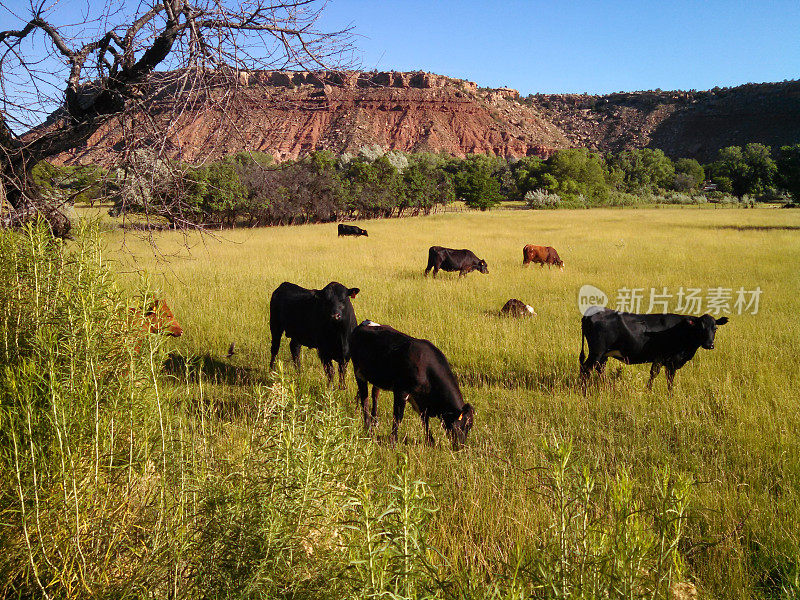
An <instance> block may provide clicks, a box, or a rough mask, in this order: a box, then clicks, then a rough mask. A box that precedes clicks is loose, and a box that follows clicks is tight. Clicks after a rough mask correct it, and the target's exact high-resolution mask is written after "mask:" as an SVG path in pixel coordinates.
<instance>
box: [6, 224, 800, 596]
mask: <svg viewBox="0 0 800 600" xmlns="http://www.w3.org/2000/svg"><path fill="white" fill-rule="evenodd" d="M366 227H367V228H368V229H369V231H370V238H369V239H363V238H362V239H359V240H350V239H342V240H339V239H336V235H335V225H320V226H304V227H294V228H275V229H267V230H253V231H235V232H230V233H226V234H225V235H224V236H222V237H212V236H207V237H194V236H181V235H179V234H157V235H156V237H155V241H156V242H157V248H158V252H159V253H154V251H153V247H152V246H151V245H150V241H151V240H143V241H140V240H137V239H134V238H131V237H128V238H126V239H125V243H126V247H125V249H124V251H123V252H119V251H118V250H116V248H117V247H118V246H119V242H120V241H121V240H120V238H118V237H116V236H117V235H118V234H115V233H109V232H107V233H105V234H104V240H105V243H106V244H108V245H109V246H110V248H112V250H113V251H108V250H105V249H103V246H102V245H101V244H100V243H99V241H98V239H97V235H96V233H92V232H87V233H86V234H85V235H82V236H80V237H79V241H78V242H77V243H75V244H72V243H70V244H68V245H67V246H63V245H61V243H60V242H54V241H53V240H52V239H50V238H49V237H48V236H47V235H46V232H44V231H30V232H28V233H27V234H26V235H24V236H20V235H18V234H12V233H8V232H5V233H3V234H2V235H3V236H4V237H3V238H2V241H0V247H1V248H2V252H0V267H2V278H3V282H2V283H3V285H2V288H1V290H2V291H0V294H2V315H3V319H4V342H3V343H4V347H5V348H6V350H5V354H3V357H4V358H3V361H4V362H3V369H4V371H3V373H4V375H3V388H2V390H3V396H2V405H0V408H2V413H0V419H2V424H3V427H2V428H0V429H1V431H0V435H3V436H5V437H4V438H3V444H2V453H3V454H2V463H0V469H1V472H2V474H1V475H0V478H1V479H0V481H1V482H2V486H3V487H2V496H0V497H1V498H2V507H1V508H0V509H1V510H2V522H3V528H2V533H0V535H2V536H3V537H2V540H0V542H2V546H3V548H4V550H6V549H7V551H5V552H4V553H3V554H2V556H0V580H2V581H3V582H4V587H3V588H2V589H3V592H4V594H5V595H9V596H10V595H25V596H28V595H44V593H46V594H47V595H49V596H51V597H83V596H89V595H109V596H111V595H113V596H150V597H161V596H203V597H223V596H224V597H231V596H237V597H292V598H345V597H347V598H531V597H535V598H631V597H649V598H667V597H670V596H672V597H677V596H676V594H677V593H678V592H677V590H678V589H680V588H683V589H687V588H688V587H689V586H688V585H687V582H691V583H693V584H694V585H696V586H697V587H698V589H699V590H700V594H701V596H702V597H717V598H729V597H743V598H747V597H752V598H792V597H795V596H796V595H797V593H798V583H799V582H798V577H799V576H800V575H798V573H800V571H799V570H798V564H799V563H800V553H799V552H798V548H800V534H798V531H800V517H798V514H800V512H798V510H797V509H798V482H800V458H799V457H800V454H799V453H798V442H797V440H798V437H797V434H798V433H800V419H798V417H797V412H796V410H795V408H796V394H795V392H794V390H796V387H797V383H798V381H797V367H798V366H800V364H798V353H797V350H798V349H800V348H798V339H799V338H798V334H799V333H800V329H799V328H798V325H797V323H796V321H795V320H793V319H792V316H793V314H794V312H795V309H796V306H797V302H796V296H795V295H794V293H793V290H794V289H796V288H797V287H798V286H797V283H798V280H797V275H796V270H794V269H793V266H792V265H793V264H796V263H797V259H798V258H800V244H799V243H798V241H797V238H796V229H797V228H799V227H800V222H797V217H795V216H794V215H793V214H790V211H767V210H759V211H736V210H725V211H714V210H698V209H658V210H642V211H603V210H592V211H576V212H574V213H573V212H570V211H558V212H546V213H542V212H529V211H503V212H497V213H489V214H480V215H478V214H470V213H466V214H457V215H441V216H435V217H429V218H424V219H406V220H401V221H400V220H399V221H392V222H388V221H378V222H374V223H368V224H367V225H366ZM528 242H530V243H546V244H552V245H554V246H556V247H557V248H558V249H559V252H560V254H561V255H562V258H564V260H565V261H566V272H565V273H563V274H562V273H559V272H557V271H552V272H548V270H547V269H544V270H543V271H542V270H539V269H538V268H535V269H527V270H525V269H522V267H521V266H520V264H521V262H522V259H521V256H518V255H520V254H521V248H522V245H524V243H528ZM434 243H439V244H443V245H450V246H454V247H471V248H472V249H473V250H475V251H476V252H477V253H478V255H479V256H481V257H484V258H486V259H487V260H488V262H489V269H490V274H489V275H488V276H481V275H480V274H471V275H470V276H468V277H467V278H465V279H462V280H457V279H456V278H455V277H454V276H452V275H446V274H443V275H442V276H441V277H440V278H439V279H437V280H436V281H433V280H431V279H430V278H429V279H427V280H426V279H424V278H423V277H422V269H423V268H424V265H425V259H426V251H427V247H428V246H429V245H431V244H434ZM109 257H112V258H113V261H112V263H113V265H114V269H115V271H117V272H127V273H128V276H127V283H126V286H125V290H126V291H125V292H123V291H120V289H119V288H118V287H117V285H116V284H115V283H114V277H113V276H112V273H111V272H110V271H109V269H108V264H109ZM734 265H735V267H736V271H734V269H733V268H732V266H734ZM142 268H146V269H147V271H149V273H150V279H149V281H151V282H155V284H157V287H158V288H159V291H158V292H157V293H158V295H160V296H164V297H166V299H167V301H168V303H169V305H170V307H171V308H172V309H173V311H174V312H175V313H176V315H177V317H178V319H179V320H180V322H181V324H182V326H183V327H184V330H185V333H184V337H182V338H181V339H180V340H178V341H177V343H176V342H172V341H169V342H165V341H164V340H161V339H159V338H156V337H152V336H149V335H144V334H143V333H142V332H141V331H140V330H139V329H137V328H136V327H134V326H132V324H131V322H130V319H129V315H130V311H129V310H128V307H129V306H134V305H137V304H138V305H142V304H143V303H144V301H145V300H146V298H148V297H152V296H153V295H154V294H155V293H156V292H154V291H152V290H151V291H148V288H147V287H146V286H145V287H143V284H142V283H141V278H140V277H138V276H136V275H135V274H134V275H133V276H130V272H131V271H134V272H135V271H136V270H138V269H142ZM283 280H289V281H294V282H296V283H299V284H301V285H306V286H309V287H312V286H313V287H320V286H322V285H324V284H325V283H327V282H328V281H330V280H339V281H341V282H343V283H345V284H347V285H350V286H357V287H360V288H361V290H362V292H361V294H359V296H358V298H357V299H356V300H355V308H356V312H357V315H358V317H359V319H363V318H372V319H374V320H376V321H378V322H385V323H388V324H390V325H393V326H395V327H397V328H399V329H401V330H404V331H407V332H409V333H412V334H414V335H418V336H420V337H426V338H428V339H431V340H432V341H434V343H436V344H437V345H439V346H440V347H441V348H442V349H443V351H444V352H445V354H446V355H447V356H448V357H449V358H450V359H451V362H452V363H453V366H454V368H455V370H456V373H457V375H458V377H459V378H460V380H461V382H462V387H463V389H464V392H465V395H466V397H467V398H468V400H469V401H470V402H471V403H473V404H474V405H475V406H476V410H477V417H476V425H475V427H474V429H473V431H472V432H471V434H470V439H469V440H468V444H467V447H466V448H465V449H464V450H463V451H461V452H455V453H454V452H452V451H451V450H450V449H449V446H448V445H447V444H444V443H439V444H438V445H437V447H435V448H433V449H431V448H428V447H426V446H425V445H424V444H422V440H423V436H422V428H421V426H420V424H419V422H418V419H415V418H414V415H413V413H408V414H407V417H406V419H405V421H404V423H403V426H402V429H401V433H402V434H403V435H404V436H405V439H404V440H403V441H402V443H401V444H399V445H398V446H397V448H392V447H390V446H389V445H388V444H387V443H385V442H386V435H387V433H388V419H387V416H386V415H388V414H389V413H390V411H389V410H388V406H389V404H390V403H389V402H388V401H387V399H386V398H384V399H383V400H382V401H381V414H382V417H383V420H382V422H381V426H380V427H379V432H378V437H377V439H376V440H369V439H366V438H364V434H363V432H362V428H361V424H360V423H359V422H358V411H357V410H356V402H355V386H354V383H353V381H352V378H350V381H349V389H348V390H347V391H346V392H340V391H338V390H329V389H328V388H327V386H326V384H325V380H324V377H323V375H322V369H321V368H320V366H319V363H318V359H317V358H316V356H314V355H313V354H312V353H311V352H309V351H307V350H306V351H305V352H304V359H303V370H302V371H301V373H300V374H297V373H296V372H295V370H294V368H293V366H291V362H290V361H289V360H288V349H287V348H286V346H287V344H286V342H284V349H283V350H282V354H281V358H282V359H283V363H285V364H286V365H287V366H286V371H285V372H284V371H283V370H282V369H283V367H281V368H280V369H279V371H278V372H277V373H268V372H267V369H266V358H267V356H268V354H267V348H268V344H269V334H268V323H267V314H268V311H267V307H268V302H269V294H270V293H271V291H272V290H273V289H274V288H275V287H276V286H277V285H278V284H279V283H280V282H281V281H283ZM583 283H593V284H595V285H597V286H598V287H600V288H602V289H605V290H606V291H607V292H612V291H613V290H614V289H616V287H619V286H621V285H628V286H631V285H634V284H635V285H641V286H643V287H649V286H651V285H652V286H653V287H660V286H663V285H666V286H668V287H675V286H678V285H702V286H710V285H728V284H730V285H737V286H738V285H744V286H745V287H748V286H754V285H761V287H762V288H763V289H764V290H765V292H764V297H763V299H762V311H761V312H760V313H759V314H758V315H749V316H746V317H745V316H742V317H737V318H733V319H732V321H731V323H730V324H729V325H726V326H725V327H723V328H720V331H719V333H718V336H719V337H718V340H717V349H716V350H714V351H713V352H707V351H701V352H700V353H699V354H698V356H697V357H696V358H695V360H694V361H693V362H692V363H690V364H689V365H687V367H685V368H684V369H682V370H681V371H680V372H679V373H678V377H677V379H676V388H675V391H674V393H673V394H671V395H669V394H667V393H666V389H665V387H666V386H665V384H664V381H663V379H661V380H658V381H657V383H656V385H655V387H654V390H653V391H652V392H648V391H646V390H645V389H644V383H645V382H646V378H647V369H646V368H645V367H635V366H631V367H624V368H623V367H621V366H620V367H617V366H616V365H615V364H611V365H610V369H609V371H610V375H609V378H608V380H607V381H606V382H598V383H595V384H593V385H592V386H591V388H590V391H589V395H588V396H587V397H583V396H582V395H581V394H580V393H579V390H578V387H577V354H578V352H579V344H580V337H579V327H578V322H579V313H578V311H577V307H576V304H577V298H576V294H577V289H578V288H579V287H580V285H581V284H583ZM510 297H518V298H520V299H522V300H525V301H526V302H528V303H531V304H533V305H534V306H535V307H536V310H537V312H538V313H539V315H538V316H537V317H535V318H533V319H529V320H524V321H513V320H507V319H500V318H499V317H497V316H496V311H497V310H499V308H500V307H501V306H502V304H503V303H504V302H505V301H506V300H507V299H508V298H510ZM45 299H47V300H45ZM231 341H235V342H236V345H237V350H238V351H237V354H235V355H234V356H233V357H232V358H231V359H226V358H224V354H225V351H226V350H227V347H228V345H229V344H230V342H231ZM172 344H175V345H173V346H172V349H173V350H174V349H176V348H177V349H178V350H179V352H180V353H181V354H182V355H183V356H184V357H185V359H182V360H178V358H179V357H177V356H176V355H173V357H172V358H171V359H170V360H169V361H168V365H169V366H168V368H167V370H166V371H165V370H162V364H163V359H164V356H165V354H166V348H165V345H172ZM50 373H53V374H55V376H51V375H50ZM101 373H102V374H103V375H102V376H100V375H98V374H101ZM20 390H22V391H20ZM24 390H29V391H24ZM53 407H55V409H54V408H53ZM51 415H57V416H51ZM435 435H436V437H437V440H438V441H440V442H441V441H442V439H443V437H442V434H438V435H437V434H435ZM15 439H16V440H17V442H16V445H15V443H14V440H15ZM59 440H62V441H61V442H60V441H59ZM679 584H680V585H679ZM689 589H690V588H689Z"/></svg>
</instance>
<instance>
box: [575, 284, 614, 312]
mask: <svg viewBox="0 0 800 600" xmlns="http://www.w3.org/2000/svg"><path fill="white" fill-rule="evenodd" d="M607 305H608V296H606V293H605V292H604V291H603V290H601V289H599V288H596V287H594V286H593V285H589V284H586V285H583V286H581V289H580V291H579V292H578V310H580V311H581V314H582V315H587V314H592V313H594V312H597V310H598V309H599V308H602V307H604V306H607Z"/></svg>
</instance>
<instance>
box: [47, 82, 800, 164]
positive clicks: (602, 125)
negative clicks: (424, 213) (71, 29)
mask: <svg viewBox="0 0 800 600" xmlns="http://www.w3.org/2000/svg"><path fill="white" fill-rule="evenodd" d="M187 94H188V96H189V100H190V108H189V109H188V110H184V111H182V112H181V113H180V114H174V113H173V110H174V104H172V103H169V102H165V101H160V103H159V101H158V100H154V101H153V102H152V103H151V105H150V108H149V111H148V112H149V113H150V115H149V117H148V118H144V117H143V116H141V118H140V117H137V116H136V115H134V116H133V117H131V118H129V119H127V120H126V121H125V122H122V121H121V120H117V121H112V122H109V123H108V124H107V125H105V126H104V127H102V128H101V129H100V130H98V131H97V133H96V134H95V135H94V136H93V137H92V138H91V139H90V140H89V142H88V143H87V145H86V146H85V147H83V148H78V149H76V150H74V151H73V152H71V153H70V154H69V155H63V156H61V157H59V158H58V162H68V163H82V162H101V163H106V164H110V163H112V162H114V161H115V160H116V159H117V158H118V157H119V154H120V153H121V152H124V151H125V150H126V149H129V148H130V143H129V141H126V142H125V144H123V141H122V140H123V139H125V140H130V139H131V135H130V134H131V132H133V134H134V137H135V138H137V141H136V145H137V146H142V145H160V144H163V145H165V147H166V148H167V150H168V153H169V154H170V155H172V156H173V157H175V158H180V159H182V160H185V161H191V162H199V161H206V160H212V159H216V158H219V157H220V156H224V155H227V154H231V153H233V152H238V151H242V150H246V151H258V152H265V153H268V154H271V155H272V156H274V157H275V158H276V159H277V160H285V159H294V158H297V157H299V156H302V155H304V154H307V153H309V152H312V151H314V150H331V151H333V152H335V153H343V152H351V153H355V152H358V150H359V149H360V148H362V147H364V146H370V147H371V146H374V145H379V146H381V147H383V148H384V149H387V150H389V149H396V150H403V151H408V152H415V151H430V152H446V153H448V154H451V155H454V156H464V155H466V154H471V153H488V154H494V155H499V156H504V157H521V156H541V157H547V156H549V155H550V154H552V153H553V152H554V151H555V150H557V149H561V148H569V147H586V148H591V149H596V150H600V151H614V152H618V151H620V150H624V149H629V148H640V147H647V146H649V147H656V148H662V149H663V150H664V151H665V152H666V153H667V154H669V155H671V156H673V157H679V156H689V157H696V158H699V159H701V160H709V159H711V158H713V156H714V154H715V153H716V151H717V150H718V149H719V148H721V147H724V146H728V145H732V144H739V145H741V144H745V143H749V142H762V143H765V144H768V145H771V146H780V145H783V144H792V143H796V142H798V141H800V82H786V83H778V84H759V85H754V84H749V85H746V86H740V87H738V88H730V89H723V90H718V89H715V90H711V91H708V92H634V93H628V94H623V93H620V94H610V95H607V96H592V95H576V94H537V95H535V96H529V97H527V98H523V99H520V98H519V94H518V92H517V91H516V90H513V89H510V88H499V89H489V90H487V89H480V88H478V87H477V85H476V84H475V83H472V82H469V81H464V80H461V79H452V78H447V77H442V76H439V75H434V74H431V73H423V72H416V73H401V72H394V71H392V72H370V73H362V72H336V71H326V72H318V73H311V72H285V71H253V72H244V71H243V72H239V73H238V74H237V77H236V78H235V80H234V81H233V82H230V81H228V82H227V83H219V84H217V85H213V86H211V87H210V88H207V89H205V90H204V91H202V92H187ZM150 118H152V121H150ZM148 123H157V124H159V127H158V128H156V129H157V130H158V131H159V132H160V133H158V134H155V133H148V132H149V131H150V129H149V125H148ZM165 129H166V130H167V131H168V133H167V135H166V136H164V134H163V133H161V132H162V131H164V130H165ZM123 130H125V131H126V133H127V135H126V136H123Z"/></svg>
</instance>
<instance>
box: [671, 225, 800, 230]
mask: <svg viewBox="0 0 800 600" xmlns="http://www.w3.org/2000/svg"><path fill="white" fill-rule="evenodd" d="M678 226H679V227H688V228H691V229H723V230H728V231H800V225H697V224H691V223H681V224H679V225H678Z"/></svg>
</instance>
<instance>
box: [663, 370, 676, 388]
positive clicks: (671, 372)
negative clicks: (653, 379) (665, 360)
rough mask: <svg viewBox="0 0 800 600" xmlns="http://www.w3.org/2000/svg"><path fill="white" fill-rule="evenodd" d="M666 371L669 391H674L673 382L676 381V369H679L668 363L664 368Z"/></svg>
mask: <svg viewBox="0 0 800 600" xmlns="http://www.w3.org/2000/svg"><path fill="white" fill-rule="evenodd" d="M664 371H665V372H666V374H667V391H668V392H671V391H672V382H673V381H675V371H677V369H676V368H675V367H673V366H670V365H667V366H666V367H665V368H664Z"/></svg>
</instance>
